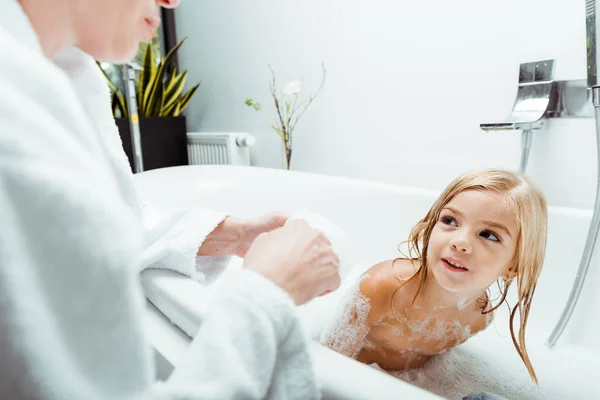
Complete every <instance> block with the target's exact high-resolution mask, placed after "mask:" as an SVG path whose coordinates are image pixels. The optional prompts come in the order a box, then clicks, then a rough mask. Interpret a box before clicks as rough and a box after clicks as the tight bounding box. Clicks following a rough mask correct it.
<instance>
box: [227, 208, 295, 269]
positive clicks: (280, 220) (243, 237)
mask: <svg viewBox="0 0 600 400" xmlns="http://www.w3.org/2000/svg"><path fill="white" fill-rule="evenodd" d="M287 220H288V215H287V214H286V213H284V212H281V211H275V212H272V213H269V214H266V215H262V216H260V217H258V218H254V219H249V220H243V221H242V222H241V234H240V241H239V243H238V247H237V249H236V255H237V256H239V257H242V258H243V257H245V256H246V253H247V252H248V249H249V248H250V246H251V245H252V243H253V242H254V240H255V239H256V238H257V237H258V235H260V234H261V233H268V232H271V231H272V230H274V229H277V228H281V227H282V226H283V225H285V222H286V221H287Z"/></svg>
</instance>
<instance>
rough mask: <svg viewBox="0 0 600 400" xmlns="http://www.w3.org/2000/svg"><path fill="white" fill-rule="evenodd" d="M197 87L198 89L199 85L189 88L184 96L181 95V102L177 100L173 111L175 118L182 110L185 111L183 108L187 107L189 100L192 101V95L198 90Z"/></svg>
mask: <svg viewBox="0 0 600 400" xmlns="http://www.w3.org/2000/svg"><path fill="white" fill-rule="evenodd" d="M199 87H200V84H197V85H196V86H194V87H193V88H191V89H190V90H189V91H188V92H187V93H186V94H185V95H183V97H182V98H181V100H179V102H178V103H177V108H176V110H175V112H176V114H175V115H174V116H175V117H177V116H178V115H179V114H181V113H182V112H183V110H185V108H186V107H187V106H188V104H189V102H190V100H192V97H193V96H194V93H196V90H198V88H199Z"/></svg>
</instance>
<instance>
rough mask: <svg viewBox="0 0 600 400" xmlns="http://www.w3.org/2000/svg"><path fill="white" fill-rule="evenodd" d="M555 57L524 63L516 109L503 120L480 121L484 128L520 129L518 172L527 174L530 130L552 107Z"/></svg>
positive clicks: (539, 126)
mask: <svg viewBox="0 0 600 400" xmlns="http://www.w3.org/2000/svg"><path fill="white" fill-rule="evenodd" d="M553 75H554V60H543V61H537V62H529V63H524V64H521V66H520V68H519V86H518V89H517V99H516V100H515V104H514V105H513V109H512V111H511V113H510V114H509V115H508V117H507V118H506V119H505V120H504V121H500V122H488V123H483V124H481V125H480V127H481V129H483V130H484V131H498V130H521V131H522V134H521V149H522V152H521V163H520V165H519V173H521V174H524V173H525V171H526V169H527V163H528V160H529V149H530V148H531V133H532V131H533V130H537V129H541V128H542V126H543V125H544V121H545V117H546V114H547V113H548V111H549V109H550V108H551V107H550V106H551V100H552V93H553V91H552V88H553V86H552V84H553Z"/></svg>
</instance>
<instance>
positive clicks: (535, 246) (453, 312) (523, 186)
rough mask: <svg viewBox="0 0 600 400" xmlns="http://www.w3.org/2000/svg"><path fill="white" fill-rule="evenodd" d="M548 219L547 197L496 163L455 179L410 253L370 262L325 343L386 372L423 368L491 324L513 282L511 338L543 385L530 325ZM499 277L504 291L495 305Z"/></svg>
mask: <svg viewBox="0 0 600 400" xmlns="http://www.w3.org/2000/svg"><path fill="white" fill-rule="evenodd" d="M547 219H548V217H547V206H546V201H545V199H544V196H543V195H542V193H541V192H540V191H539V190H538V189H537V188H535V187H534V185H533V184H532V183H531V182H530V181H529V180H528V179H527V178H525V177H523V176H521V175H518V174H516V173H513V172H510V171H505V170H497V169H489V170H483V171H476V172H472V173H468V174H465V175H462V176H460V177H458V178H457V179H455V180H454V181H453V182H452V183H451V184H450V185H449V186H448V187H447V188H446V189H445V190H444V192H443V193H442V194H441V195H440V197H439V198H438V199H437V200H436V201H435V203H434V204H433V206H432V207H431V209H430V210H429V212H428V213H427V215H426V216H425V218H423V219H422V220H420V221H419V222H418V223H417V224H416V225H415V226H414V227H413V229H412V231H411V232H410V234H409V237H408V240H407V241H406V242H404V243H405V244H407V245H408V257H407V258H397V259H395V260H386V261H382V262H380V263H378V264H376V265H374V266H372V267H371V268H370V269H368V270H367V271H366V272H365V273H364V274H363V275H362V277H361V278H360V279H359V280H358V282H357V283H356V285H355V287H354V288H353V289H350V290H349V291H348V292H347V294H346V295H345V298H344V299H343V300H342V301H341V303H340V304H339V306H338V311H337V312H336V313H335V315H336V317H335V318H334V319H333V320H332V321H330V322H329V326H327V327H326V328H325V329H324V330H323V332H322V334H321V343H322V344H324V345H326V346H328V347H330V348H331V349H334V350H336V351H338V352H340V353H342V354H345V355H347V356H349V357H353V358H355V359H357V360H358V361H360V362H363V363H366V364H372V363H376V364H378V365H379V367H381V368H383V369H386V370H402V369H406V368H416V367H419V366H421V365H423V364H424V363H425V362H426V361H427V359H428V358H429V357H431V356H433V355H436V354H441V353H443V352H445V351H447V350H449V349H451V348H453V347H455V346H457V345H459V344H461V343H463V342H465V341H466V340H467V339H468V338H469V337H470V336H473V335H474V334H476V333H477V332H479V331H481V330H483V329H485V328H486V327H487V326H488V325H489V324H490V323H491V321H492V319H493V314H494V311H495V310H496V309H497V308H498V307H499V306H500V305H501V304H502V303H503V302H504V301H505V299H506V295H507V292H508V289H509V287H510V286H511V285H513V284H514V283H515V282H516V285H517V292H518V303H517V305H516V306H515V307H514V309H513V310H512V312H511V315H510V322H511V326H510V331H511V336H512V340H513V343H514V346H515V348H516V350H517V352H518V353H519V356H520V357H521V359H522V360H523V362H524V364H525V366H526V367H527V370H528V371H529V374H530V375H531V378H532V379H533V380H534V381H535V382H536V383H537V377H536V375H535V372H534V369H533V367H532V365H531V361H530V360H529V356H528V354H527V348H526V345H525V330H526V326H527V318H528V315H529V310H530V307H531V300H532V298H533V293H534V292H535V288H536V283H537V280H538V277H539V275H540V272H541V269H542V263H543V260H544V253H545V249H546V230H547ZM494 282H497V283H498V285H499V288H500V291H501V293H502V295H501V297H500V301H499V302H497V304H495V305H494V304H493V303H492V300H491V299H490V296H489V295H488V288H489V287H490V286H492V284H493V283H494ZM517 312H518V313H519V316H518V318H517ZM515 319H518V333H515V330H514V323H515Z"/></svg>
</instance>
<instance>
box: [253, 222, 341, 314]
mask: <svg viewBox="0 0 600 400" xmlns="http://www.w3.org/2000/svg"><path fill="white" fill-rule="evenodd" d="M339 266H340V261H339V259H338V257H337V255H336V254H335V253H334V252H333V249H332V248H331V243H330V242H329V240H327V239H326V238H325V236H324V235H323V233H322V232H320V231H318V230H316V229H313V228H311V227H310V226H309V225H308V224H307V223H306V222H305V221H303V220H294V221H291V222H290V223H289V224H286V225H285V226H284V227H283V228H280V229H275V230H273V231H271V232H269V233H263V234H261V235H259V237H258V238H257V239H256V240H255V241H254V243H253V244H252V246H251V247H250V249H249V250H248V253H247V255H246V258H245V259H244V267H245V268H247V269H249V270H252V271H254V272H256V273H258V274H260V275H262V276H264V277H265V278H267V279H269V280H271V281H272V282H274V283H275V284H276V285H278V286H279V287H281V288H282V289H283V290H285V291H286V292H287V293H288V294H289V295H290V297H291V298H292V299H293V300H294V302H295V303H296V304H297V305H301V304H304V303H306V302H308V301H310V300H311V299H313V298H314V297H316V296H320V295H323V294H324V293H327V292H330V291H332V290H335V289H337V288H338V287H339V286H340V273H339Z"/></svg>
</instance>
